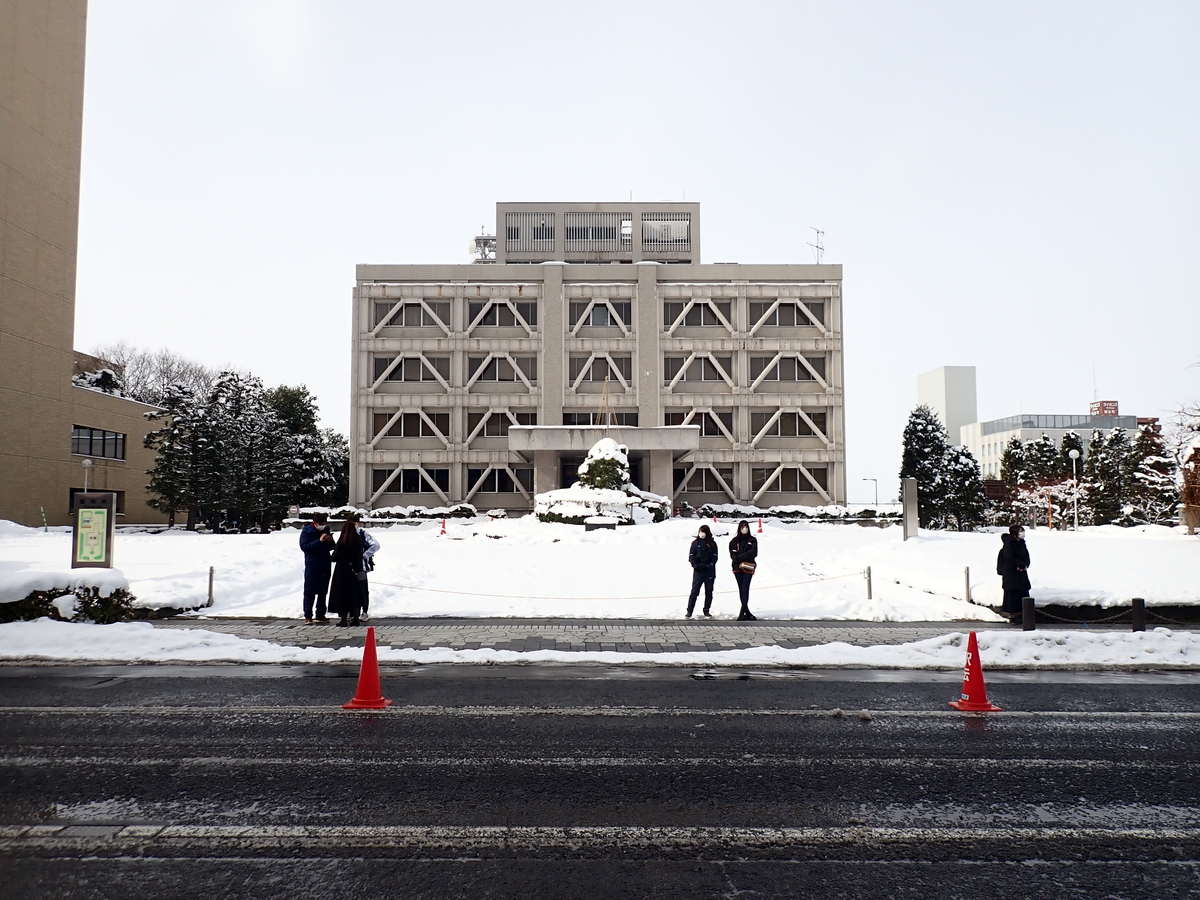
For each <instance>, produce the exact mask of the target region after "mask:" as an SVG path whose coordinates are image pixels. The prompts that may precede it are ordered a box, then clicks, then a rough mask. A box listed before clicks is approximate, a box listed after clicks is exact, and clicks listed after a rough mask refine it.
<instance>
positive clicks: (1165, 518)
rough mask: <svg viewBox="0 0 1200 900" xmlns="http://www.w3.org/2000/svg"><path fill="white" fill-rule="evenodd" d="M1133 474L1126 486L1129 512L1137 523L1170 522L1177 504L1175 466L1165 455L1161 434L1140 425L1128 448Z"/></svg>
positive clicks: (1177, 493)
mask: <svg viewBox="0 0 1200 900" xmlns="http://www.w3.org/2000/svg"><path fill="white" fill-rule="evenodd" d="M1129 464H1130V468H1131V470H1132V477H1131V481H1130V485H1129V489H1130V495H1129V498H1128V500H1129V503H1128V506H1129V507H1132V509H1131V510H1130V512H1129V515H1130V516H1131V517H1132V518H1133V519H1134V520H1135V521H1139V522H1169V521H1173V520H1174V519H1175V513H1176V507H1177V506H1178V504H1179V487H1178V484H1177V483H1176V479H1175V473H1176V467H1175V463H1174V461H1173V460H1172V459H1171V458H1170V457H1169V456H1168V455H1167V450H1166V447H1165V446H1164V444H1163V439H1162V436H1161V435H1159V434H1157V433H1155V431H1154V430H1153V429H1152V428H1150V427H1148V426H1143V427H1142V428H1139V429H1138V435H1137V438H1136V439H1135V440H1134V442H1133V446H1132V447H1131V448H1130V453H1129Z"/></svg>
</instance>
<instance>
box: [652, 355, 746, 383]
mask: <svg viewBox="0 0 1200 900" xmlns="http://www.w3.org/2000/svg"><path fill="white" fill-rule="evenodd" d="M686 361H687V357H686V356H668V357H666V358H665V359H664V360H663V374H664V376H665V380H666V381H667V382H671V381H673V380H674V379H675V376H676V375H677V374H678V373H679V370H680V369H682V368H683V364H684V363H685V362H686ZM717 366H720V367H721V369H723V370H724V371H725V373H726V374H727V375H729V376H730V377H731V378H732V377H733V374H732V373H733V357H732V356H718V357H715V358H710V357H707V356H700V357H697V358H696V359H693V360H692V364H691V365H690V366H688V369H687V372H685V373H684V376H683V378H682V379H680V380H681V381H724V380H725V379H724V378H722V377H721V372H720V371H719V370H718V369H717Z"/></svg>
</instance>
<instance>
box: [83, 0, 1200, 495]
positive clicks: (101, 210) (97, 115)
mask: <svg viewBox="0 0 1200 900" xmlns="http://www.w3.org/2000/svg"><path fill="white" fill-rule="evenodd" d="M630 191H632V192H633V197H634V199H638V200H679V199H684V197H685V194H686V199H688V200H693V201H699V202H700V204H701V216H702V222H701V228H702V233H703V237H702V240H703V247H702V250H703V255H704V261H705V262H717V261H737V262H765V263H783V262H811V261H812V258H813V257H812V253H811V250H810V249H809V247H808V246H807V242H808V241H809V240H811V239H812V231H811V230H810V226H817V227H820V228H823V229H824V230H825V244H826V247H827V248H828V250H827V254H826V257H825V260H826V261H827V262H836V263H841V264H843V265H844V266H845V344H844V346H845V360H846V424H847V441H846V443H847V451H846V455H847V462H848V467H849V468H848V487H849V491H850V500H851V501H869V500H871V499H872V490H873V488H872V485H871V484H870V483H869V482H863V481H862V480H861V479H863V478H878V479H879V480H880V495H881V499H886V498H889V497H891V496H893V495H894V494H895V491H896V473H897V471H898V469H899V466H900V434H901V430H902V428H903V425H904V421H905V419H906V417H907V415H908V413H909V412H910V411H911V409H912V407H913V405H914V404H915V402H916V376H917V375H918V374H919V373H921V372H924V371H926V370H928V369H932V368H935V367H937V366H940V365H975V366H977V367H978V385H979V414H980V416H981V418H983V419H991V418H999V417H1001V416H1006V415H1012V414H1015V413H1017V412H1020V411H1025V412H1040V413H1086V412H1087V404H1088V402H1089V401H1090V400H1091V399H1092V371H1093V365H1094V366H1095V373H1096V382H1097V385H1098V389H1099V394H1100V397H1101V398H1102V399H1116V400H1119V401H1120V403H1121V412H1122V413H1125V414H1137V415H1161V416H1165V415H1168V414H1169V411H1170V410H1171V409H1172V408H1173V407H1174V406H1175V405H1177V404H1178V403H1180V402H1181V401H1183V400H1185V399H1192V398H1196V397H1200V368H1189V365H1190V364H1191V363H1194V362H1196V361H1197V360H1198V359H1200V303H1198V302H1197V293H1198V285H1200V253H1198V252H1197V250H1198V248H1200V4H1196V3H1194V2H1179V3H1154V2H1145V0H1141V2H1136V3H1134V2H1129V3H1123V4H1119V3H1099V2H1077V3H1068V2H1056V3H1053V4H1047V3H1044V2H1035V3H1015V2H1009V3H1004V4H983V3H959V2H944V3H920V2H912V0H910V2H906V3H831V2H828V0H822V2H820V3H814V2H781V3H764V2H741V3H738V4H730V3H708V2H703V3H699V2H686V3H685V2H680V3H664V2H632V3H618V2H609V3H604V4H587V5H585V4H575V3H564V2H561V0H560V2H552V3H544V4H532V3H516V2H508V3H489V4H445V5H443V4H440V3H408V2H400V0H391V2H385V0H376V2H367V0H359V2H345V0H343V2H333V0H329V2H318V0H206V2H204V3H195V2H173V0H91V4H90V11H89V26H88V58H87V88H86V101H85V113H84V144H83V190H82V198H81V221H80V242H79V282H78V284H79V288H78V291H79V293H78V298H79V299H78V305H77V318H76V344H77V346H78V347H79V348H80V349H84V350H87V349H90V348H92V347H93V346H94V345H96V344H97V343H104V342H109V341H114V340H118V339H125V340H127V341H130V342H131V343H134V344H138V345H142V346H149V347H160V346H169V347H171V348H172V349H173V350H175V351H176V352H178V353H180V354H183V355H185V356H188V357H192V358H194V359H197V360H199V361H202V362H205V363H208V364H210V365H232V366H235V367H238V368H246V369H250V370H251V371H253V372H254V373H255V374H257V375H259V376H261V377H262V378H263V379H264V380H265V381H266V382H267V383H268V384H278V383H287V384H296V383H301V382H303V383H305V384H307V385H308V386H309V388H310V389H311V390H312V391H313V392H314V393H315V394H316V395H317V397H318V400H319V402H320V404H321V412H322V416H323V419H324V422H325V424H327V425H329V426H332V427H334V428H338V429H339V430H342V431H348V428H349V404H350V378H349V370H350V361H349V360H350V292H351V288H352V287H353V284H354V266H355V264H356V263H424V262H427V263H455V262H467V261H469V257H468V255H467V252H466V251H467V246H468V242H469V240H470V238H471V236H472V235H473V234H477V233H478V232H479V229H480V226H481V225H482V226H486V227H487V229H488V230H489V232H490V231H491V230H492V228H493V226H494V221H495V203H496V201H498V200H620V199H623V198H627V197H629V195H630Z"/></svg>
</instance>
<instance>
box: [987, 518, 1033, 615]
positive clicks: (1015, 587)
mask: <svg viewBox="0 0 1200 900" xmlns="http://www.w3.org/2000/svg"><path fill="white" fill-rule="evenodd" d="M996 574H997V575H999V576H1000V578H1001V582H1000V583H1001V586H1002V587H1003V588H1004V604H1003V605H1002V606H1001V607H1000V611H1001V613H1003V614H1004V615H1006V616H1008V620H1009V621H1010V622H1012V623H1013V624H1020V622H1021V601H1022V600H1024V599H1025V598H1026V597H1028V596H1029V591H1030V590H1031V588H1032V585H1030V583H1029V548H1028V547H1027V546H1025V529H1024V528H1022V527H1021V526H1020V525H1009V526H1008V534H1002V535H1000V554H999V555H998V556H997V557H996Z"/></svg>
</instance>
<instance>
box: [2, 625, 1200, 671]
mask: <svg viewBox="0 0 1200 900" xmlns="http://www.w3.org/2000/svg"><path fill="white" fill-rule="evenodd" d="M978 639H979V652H980V657H981V658H982V660H983V664H984V666H985V667H986V668H991V669H1029V668H1048V667H1063V666H1070V667H1091V668H1100V667H1103V668H1111V667H1114V666H1125V667H1130V666H1135V667H1154V668H1165V667H1172V668H1200V635H1197V634H1192V633H1190V632H1172V631H1169V630H1168V629H1165V628H1157V629H1155V630H1154V631H1152V632H1140V633H1131V632H1129V633H1127V632H1120V633H1088V632H1070V633H1064V632H1057V633H1056V632H1041V633H1038V632H1033V633H1027V632H1001V631H982V632H979V633H978ZM966 640H967V636H966V635H965V634H963V633H961V632H954V633H951V634H946V635H943V636H942V637H936V638H929V639H928V640H924V641H915V642H913V643H909V644H899V645H894V646H892V645H884V646H875V647H856V646H853V645H850V644H845V643H840V642H835V643H830V644H821V645H818V646H815V647H799V648H796V649H784V648H782V647H752V648H749V649H745V650H719V651H714V652H710V653H617V652H569V651H562V650H536V651H530V652H517V651H513V650H488V649H481V650H451V649H448V648H444V647H442V648H433V649H430V650H404V649H397V648H393V647H389V646H387V645H386V644H381V645H380V646H379V648H378V652H379V659H380V661H381V662H384V663H419V664H428V663H466V664H472V665H491V664H497V663H603V664H607V665H643V666H644V665H670V666H861V667H866V668H896V669H958V668H961V667H962V665H963V660H964V658H965V656H964V654H965V653H966ZM0 659H6V660H30V659H38V660H62V661H70V662H80V661H85V660H95V661H99V660H104V661H121V662H240V663H308V664H318V663H357V662H359V661H360V660H361V659H362V648H361V647H344V648H341V649H337V650H333V649H330V648H326V647H289V646H285V645H280V644H273V643H271V642H269V641H263V640H257V639H248V638H239V637H235V636H234V635H229V634H218V633H216V632H213V631H205V630H203V629H200V628H194V629H193V628H189V629H182V628H155V627H153V626H152V625H150V623H148V622H131V623H126V624H117V625H90V624H82V623H71V622H55V621H52V620H50V619H39V620H38V621H36V622H11V623H9V624H6V625H0Z"/></svg>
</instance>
